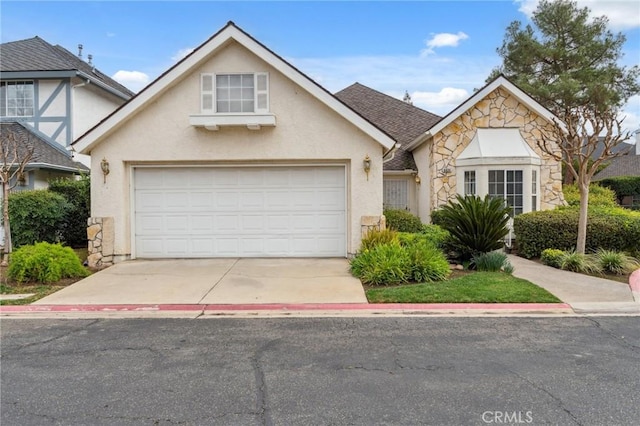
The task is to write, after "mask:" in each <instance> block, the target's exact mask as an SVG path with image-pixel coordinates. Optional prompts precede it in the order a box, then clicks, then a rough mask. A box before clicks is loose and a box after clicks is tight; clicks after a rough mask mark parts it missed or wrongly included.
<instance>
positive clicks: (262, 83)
mask: <svg viewBox="0 0 640 426" xmlns="http://www.w3.org/2000/svg"><path fill="white" fill-rule="evenodd" d="M256 112H257V113H265V112H269V74H268V73H266V72H260V73H256Z"/></svg>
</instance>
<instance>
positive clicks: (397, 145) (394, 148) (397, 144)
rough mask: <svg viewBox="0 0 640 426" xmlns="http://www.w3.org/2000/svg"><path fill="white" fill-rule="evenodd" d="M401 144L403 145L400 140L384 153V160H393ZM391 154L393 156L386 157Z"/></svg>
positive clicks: (384, 161)
mask: <svg viewBox="0 0 640 426" xmlns="http://www.w3.org/2000/svg"><path fill="white" fill-rule="evenodd" d="M401 146H402V145H400V144H399V143H398V142H396V143H394V144H393V146H392V147H391V148H389V150H388V151H387V152H385V153H384V154H383V155H382V162H383V163H386V162H387V161H391V160H393V157H395V156H396V151H398V148H400V147H401ZM389 154H391V157H389V158H386V156H387V155H389Z"/></svg>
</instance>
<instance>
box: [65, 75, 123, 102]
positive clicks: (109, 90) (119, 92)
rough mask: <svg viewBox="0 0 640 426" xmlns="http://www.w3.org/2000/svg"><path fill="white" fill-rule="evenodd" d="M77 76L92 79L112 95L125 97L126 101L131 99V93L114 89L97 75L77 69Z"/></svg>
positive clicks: (91, 80)
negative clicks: (93, 75) (96, 76)
mask: <svg viewBox="0 0 640 426" xmlns="http://www.w3.org/2000/svg"><path fill="white" fill-rule="evenodd" d="M76 76H77V77H80V78H81V79H83V80H86V81H90V82H91V83H93V84H95V85H96V86H98V87H100V88H101V89H104V90H106V91H107V92H109V93H111V94H112V95H115V96H117V97H119V98H121V99H123V100H125V101H128V100H129V99H131V96H129V95H127V94H125V93H123V92H121V91H119V90H116V89H114V88H113V87H111V86H109V85H108V84H106V83H103V82H102V81H100V80H98V79H97V78H95V77H92V76H90V75H89V74H87V73H84V72H82V71H76Z"/></svg>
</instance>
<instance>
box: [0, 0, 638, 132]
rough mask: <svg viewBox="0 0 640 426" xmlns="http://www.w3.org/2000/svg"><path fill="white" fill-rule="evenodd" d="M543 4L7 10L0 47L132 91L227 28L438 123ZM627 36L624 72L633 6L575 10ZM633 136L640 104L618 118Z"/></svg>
mask: <svg viewBox="0 0 640 426" xmlns="http://www.w3.org/2000/svg"><path fill="white" fill-rule="evenodd" d="M538 1H539V0H515V1H514V0H496V1H409V2H404V1H279V2H273V1H234V2H224V1H188V2H187V1H184V2H178V1H126V2H118V1H102V2H100V1H70V2H57V1H28V0H27V1H7V0H2V1H1V2H0V39H1V41H2V42H3V43H4V42H8V41H15V40H22V39H26V38H31V37H34V36H36V35H38V36H40V37H41V38H43V39H45V40H46V41H48V42H49V43H51V44H60V45H61V46H63V47H65V48H67V49H68V50H70V51H72V52H74V53H76V52H77V50H78V49H77V46H78V44H79V43H81V44H82V45H83V47H84V48H83V57H84V58H85V59H86V56H87V55H88V54H91V55H92V56H93V63H94V64H95V66H96V67H97V68H98V69H99V70H100V71H102V72H103V73H105V74H108V75H110V76H112V77H114V78H115V79H116V80H118V81H119V82H121V83H122V84H124V85H125V86H127V87H129V88H130V89H131V90H134V91H138V90H140V89H141V88H142V87H144V86H145V85H146V84H148V83H149V82H151V81H152V80H153V79H155V78H156V77H158V76H159V75H160V74H161V73H163V72H164V71H166V70H167V69H168V68H169V67H171V66H172V65H173V64H175V63H176V62H177V61H178V60H180V59H181V58H182V57H184V56H185V55H186V54H188V53H189V52H190V51H191V50H192V49H193V48H195V47H197V46H198V45H200V44H201V43H203V42H204V41H206V40H207V39H208V38H209V37H210V36H211V35H213V34H214V33H215V32H217V31H218V30H219V29H220V28H222V27H223V26H224V25H225V24H226V23H227V22H228V21H234V22H235V23H236V25H238V26H239V27H240V28H242V29H243V30H244V31H246V32H248V33H249V34H250V35H252V36H253V37H254V38H256V39H257V40H258V41H260V42H261V43H263V44H264V45H266V46H267V47H268V48H270V49H271V50H273V51H274V52H275V53H276V54H278V55H280V56H281V57H283V58H284V59H285V60H287V61H289V62H290V63H291V64H293V65H294V66H296V67H297V68H298V69H300V70H301V71H302V72H304V73H305V74H306V75H308V76H309V77H311V78H313V79H314V80H315V81H316V82H318V83H320V84H321V85H322V86H324V87H325V88H326V89H327V90H329V91H331V92H333V93H335V92H337V91H339V90H341V89H343V88H345V87H347V86H349V85H351V84H353V83H355V82H359V83H361V84H364V85H366V86H368V87H371V88H373V89H376V90H378V91H380V92H382V93H385V94H388V95H390V96H394V97H396V98H399V99H401V98H402V97H403V96H404V94H405V91H406V92H408V93H409V94H410V95H411V98H412V100H413V103H414V105H416V106H418V107H420V108H424V109H426V110H428V111H431V112H433V113H435V114H439V115H445V114H447V113H448V112H450V111H451V110H453V109H454V108H455V107H456V106H458V105H459V104H460V103H461V102H462V101H464V100H465V99H466V98H467V97H469V96H470V95H471V94H472V93H473V91H474V89H476V88H480V87H482V86H483V85H484V84H485V80H486V78H487V76H488V75H489V73H490V72H491V70H492V69H493V68H495V67H496V66H498V65H499V64H500V62H501V59H500V57H499V56H498V54H497V53H496V49H497V48H498V47H499V46H500V45H501V44H502V40H503V38H504V34H505V29H506V27H507V26H508V25H509V24H510V23H511V22H513V21H516V20H517V21H521V22H522V23H524V24H527V23H530V17H531V13H532V12H533V11H534V10H535V8H536V6H537V4H538ZM578 4H579V6H587V7H589V8H590V9H591V11H592V14H593V15H594V16H601V15H606V16H607V17H608V18H609V25H610V29H611V30H612V31H613V32H616V33H617V32H622V33H623V34H624V35H625V36H626V37H627V42H626V44H625V45H624V49H623V52H624V53H625V56H624V58H623V59H622V64H623V65H626V66H632V65H640V2H639V1H637V0H635V1H633V0H578ZM623 113H624V115H625V116H626V118H625V122H624V124H625V127H626V128H628V129H630V130H635V129H638V128H640V96H634V97H633V98H632V99H631V100H630V102H629V103H628V104H627V105H626V107H625V108H624V111H623Z"/></svg>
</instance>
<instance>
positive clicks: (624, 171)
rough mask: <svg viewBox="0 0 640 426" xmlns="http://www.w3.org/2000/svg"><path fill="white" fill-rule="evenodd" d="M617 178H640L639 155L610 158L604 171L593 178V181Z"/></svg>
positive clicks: (631, 154)
mask: <svg viewBox="0 0 640 426" xmlns="http://www.w3.org/2000/svg"><path fill="white" fill-rule="evenodd" d="M618 176H640V155H634V154H633V152H631V153H630V154H627V155H623V156H620V157H616V158H612V159H611V160H610V162H609V165H608V166H607V168H606V169H604V170H603V171H601V172H600V173H598V174H597V175H595V176H594V177H593V180H594V181H596V180H601V179H606V178H611V177H618Z"/></svg>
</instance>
